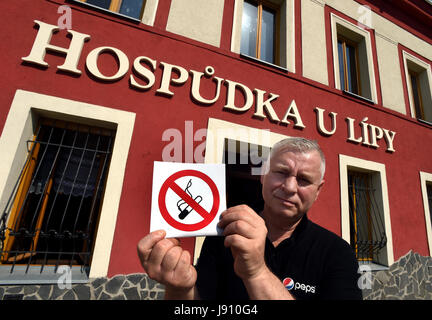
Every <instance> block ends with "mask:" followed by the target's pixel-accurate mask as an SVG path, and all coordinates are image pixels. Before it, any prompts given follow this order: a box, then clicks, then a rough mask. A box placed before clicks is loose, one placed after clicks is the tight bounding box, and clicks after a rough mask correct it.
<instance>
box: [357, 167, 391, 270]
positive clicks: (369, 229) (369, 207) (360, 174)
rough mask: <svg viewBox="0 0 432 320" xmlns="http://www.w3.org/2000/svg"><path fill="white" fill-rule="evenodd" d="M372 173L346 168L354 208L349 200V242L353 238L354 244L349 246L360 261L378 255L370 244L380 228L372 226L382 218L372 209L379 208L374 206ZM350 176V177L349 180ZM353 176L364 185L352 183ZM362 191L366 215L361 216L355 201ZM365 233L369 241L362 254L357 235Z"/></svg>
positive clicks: (370, 260) (359, 197) (372, 259)
mask: <svg viewBox="0 0 432 320" xmlns="http://www.w3.org/2000/svg"><path fill="white" fill-rule="evenodd" d="M374 175H376V173H374V172H368V171H364V170H358V169H353V168H349V169H348V188H349V190H348V192H349V193H350V194H352V198H350V199H352V202H353V206H354V208H351V202H350V213H351V212H352V216H351V215H350V224H351V221H352V224H353V225H354V230H355V234H354V236H353V235H352V234H351V235H350V236H351V238H350V243H351V241H352V240H354V245H353V244H352V243H351V246H353V248H354V251H355V255H356V257H357V260H358V261H361V262H373V261H374V258H375V257H377V256H378V251H377V252H374V247H373V246H374V244H372V242H376V241H377V240H378V239H377V238H375V239H374V236H375V233H376V232H377V231H380V230H379V229H378V230H376V229H374V227H375V228H378V227H379V225H377V224H379V223H380V222H382V221H380V220H382V219H381V213H380V212H376V211H374V209H375V210H379V208H378V207H377V206H376V205H375V206H374V204H377V203H376V200H375V194H374V193H375V192H374V184H373V180H374ZM350 177H351V182H350V181H349V178H350ZM353 178H355V179H360V180H362V182H364V186H361V187H359V186H358V185H354V181H353ZM357 188H359V189H360V190H357ZM361 189H363V190H361ZM362 192H364V193H365V198H366V199H365V200H366V203H363V208H365V211H366V216H361V215H362V214H361V212H358V210H359V209H361V207H360V208H359V206H358V205H357V204H358V203H357V202H359V203H360V201H361V197H362V194H361V193H362ZM377 214H378V215H379V216H378V217H377V216H376V215H377ZM360 220H363V222H362V223H360V222H359V221H360ZM374 222H375V224H374ZM359 229H361V230H359ZM350 231H351V229H350ZM365 233H367V241H369V243H368V244H367V247H368V248H367V252H366V254H364V253H363V252H359V245H358V241H357V236H358V235H359V234H362V236H364V234H365ZM364 240H365V239H364V238H363V239H362V241H364ZM380 240H381V241H382V239H380ZM384 241H387V237H385V239H384ZM384 246H385V245H384ZM383 248H384V247H383ZM363 249H364V248H363ZM381 249H382V248H380V250H381Z"/></svg>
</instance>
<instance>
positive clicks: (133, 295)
mask: <svg viewBox="0 0 432 320" xmlns="http://www.w3.org/2000/svg"><path fill="white" fill-rule="evenodd" d="M123 293H124V295H125V296H126V300H141V297H140V294H139V292H138V289H137V287H131V288H126V289H124V290H123Z"/></svg>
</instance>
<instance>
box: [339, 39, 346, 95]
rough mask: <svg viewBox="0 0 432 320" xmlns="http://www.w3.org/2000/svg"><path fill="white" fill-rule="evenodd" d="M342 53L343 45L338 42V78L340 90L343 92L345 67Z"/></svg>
mask: <svg viewBox="0 0 432 320" xmlns="http://www.w3.org/2000/svg"><path fill="white" fill-rule="evenodd" d="M343 57H344V52H343V43H342V41H340V40H338V59H339V78H340V84H341V90H345V72H344V70H345V65H344V58H343Z"/></svg>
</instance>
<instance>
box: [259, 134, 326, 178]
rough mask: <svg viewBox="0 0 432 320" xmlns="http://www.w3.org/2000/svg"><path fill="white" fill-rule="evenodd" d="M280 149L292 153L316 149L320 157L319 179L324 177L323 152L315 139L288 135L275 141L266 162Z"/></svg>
mask: <svg viewBox="0 0 432 320" xmlns="http://www.w3.org/2000/svg"><path fill="white" fill-rule="evenodd" d="M281 150H284V151H291V152H294V153H309V152H312V151H317V152H318V153H319V156H320V158H321V168H320V169H321V180H322V179H323V178H324V173H325V167H326V160H325V156H324V153H323V151H322V150H321V148H320V146H319V144H318V142H317V141H316V140H309V139H306V138H302V137H289V138H285V139H283V140H281V141H279V142H276V143H275V144H274V145H273V147H272V149H271V151H270V153H269V156H268V159H267V163H268V162H269V160H271V158H273V156H274V155H275V154H276V153H277V152H279V151H281Z"/></svg>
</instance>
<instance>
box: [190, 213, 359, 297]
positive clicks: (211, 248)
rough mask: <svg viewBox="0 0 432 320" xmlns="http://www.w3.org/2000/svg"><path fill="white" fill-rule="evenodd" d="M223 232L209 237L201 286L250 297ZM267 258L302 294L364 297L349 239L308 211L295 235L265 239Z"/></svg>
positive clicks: (207, 292)
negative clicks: (278, 239) (275, 243)
mask: <svg viewBox="0 0 432 320" xmlns="http://www.w3.org/2000/svg"><path fill="white" fill-rule="evenodd" d="M223 242H224V237H207V238H206V239H205V241H204V244H203V247H202V250H201V255H200V257H199V259H198V263H197V265H196V269H197V272H198V279H197V283H196V286H197V288H198V292H199V294H200V297H201V298H202V299H204V300H214V299H227V300H247V299H249V296H248V293H247V291H246V288H245V287H244V284H243V281H242V280H241V279H240V278H239V277H238V276H237V275H236V274H235V272H234V268H233V264H234V259H233V257H232V254H231V250H230V249H229V248H225V247H224V244H223ZM265 261H266V264H267V266H268V268H269V269H270V270H271V271H272V272H273V273H274V274H275V275H276V276H277V277H278V278H279V279H280V280H281V282H283V283H284V285H285V287H286V288H287V290H290V293H291V294H292V295H293V296H294V297H295V298H296V299H299V300H303V299H361V298H362V293H361V291H360V289H359V287H358V285H357V281H358V278H359V274H358V263H357V260H356V258H355V255H354V253H353V250H352V248H351V247H350V245H349V244H348V243H347V242H346V241H345V240H343V239H342V238H340V237H339V236H337V235H336V234H334V233H332V232H330V231H328V230H326V229H324V228H322V227H320V226H318V225H317V224H315V223H313V222H312V221H310V220H309V219H308V218H307V216H306V215H305V216H304V217H303V218H302V220H301V221H300V223H299V224H298V226H297V227H296V229H295V230H294V232H293V233H292V235H291V237H290V238H288V239H285V240H284V241H282V242H281V243H280V244H279V245H278V246H277V247H274V246H273V244H272V243H271V242H270V240H268V239H267V240H266V247H265Z"/></svg>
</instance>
